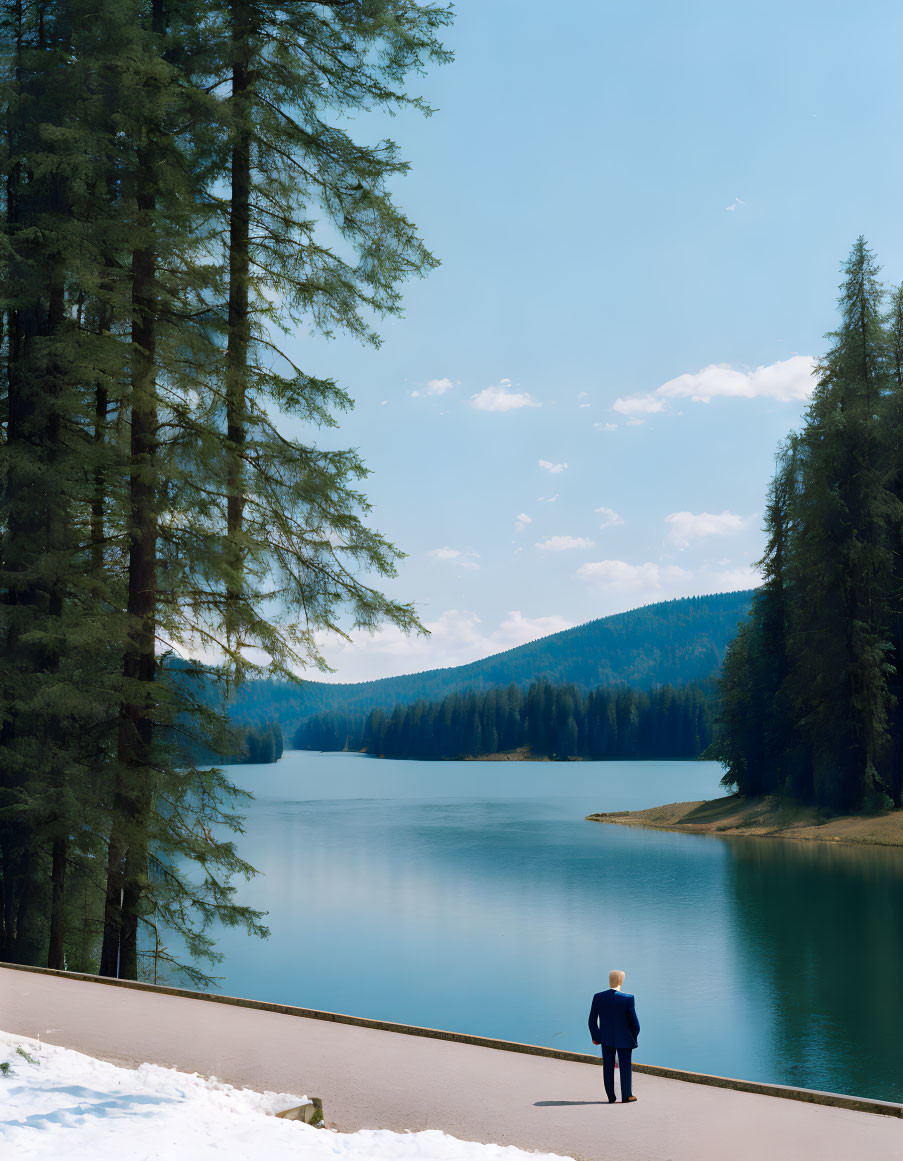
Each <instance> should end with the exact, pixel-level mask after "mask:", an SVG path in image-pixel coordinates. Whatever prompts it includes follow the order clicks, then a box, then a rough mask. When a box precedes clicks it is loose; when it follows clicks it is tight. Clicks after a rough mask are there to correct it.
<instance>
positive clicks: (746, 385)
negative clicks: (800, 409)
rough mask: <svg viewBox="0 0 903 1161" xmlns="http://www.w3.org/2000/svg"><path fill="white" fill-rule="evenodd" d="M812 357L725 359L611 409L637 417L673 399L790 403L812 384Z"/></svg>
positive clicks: (804, 396) (628, 397)
mask: <svg viewBox="0 0 903 1161" xmlns="http://www.w3.org/2000/svg"><path fill="white" fill-rule="evenodd" d="M814 369H815V360H814V359H813V358H812V357H811V356H809V355H793V356H792V357H791V358H789V359H782V360H780V361H779V362H777V363H769V364H767V365H765V366H761V367H755V368H754V369H753V370H752V371H737V370H735V369H734V368H733V367H731V366H730V365H729V364H727V363H712V364H710V365H709V366H708V367H703V369H702V370H701V371H696V372H694V373H693V374H687V375H678V376H677V377H676V378H674V379H669V380H668V382H667V383H663V384H662V385H661V387H659V388H658V389H657V390H655V391H652V392H647V393H645V394H639V395H626V396H623V397H622V398H620V399H616V400H615V402H614V404H613V405H612V406H613V409H614V410H615V411H617V412H619V413H620V414H621V415H627V416H631V417H632V418H634V419H636V418H637V417H639V416H641V415H651V414H655V413H657V412H661V411H665V410H666V409H667V405H668V403H669V402H670V401H671V400H674V399H690V400H692V402H693V403H711V401H712V400H713V399H775V400H777V401H778V402H779V403H792V402H797V401H800V400H803V399H807V398H808V397H809V395H810V393H811V391H812V388H813V387H814V386H815V380H814V379H813V377H812V374H813V371H814Z"/></svg>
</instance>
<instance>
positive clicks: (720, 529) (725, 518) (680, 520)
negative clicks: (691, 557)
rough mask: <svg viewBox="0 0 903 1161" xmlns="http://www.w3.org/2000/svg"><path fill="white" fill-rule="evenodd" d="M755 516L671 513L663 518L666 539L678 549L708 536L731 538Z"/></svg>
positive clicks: (718, 513) (724, 512) (728, 513)
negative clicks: (666, 533)
mask: <svg viewBox="0 0 903 1161" xmlns="http://www.w3.org/2000/svg"><path fill="white" fill-rule="evenodd" d="M753 520H755V516H754V515H753V516H738V515H737V514H736V513H734V512H729V511H728V510H727V508H725V510H724V511H723V512H672V513H671V514H670V516H666V517H665V523H666V524H667V525H668V539H669V540H670V541H671V543H672V544H674V545H676V546H677V547H678V548H680V549H684V548H688V547H689V545H690V543H691V541H693V540H700V539H702V538H704V537H708V536H731V535H733V534H734V533H736V532H742V531H743V529H744V528H748V527H749V526H750V524H751V523H752V522H753Z"/></svg>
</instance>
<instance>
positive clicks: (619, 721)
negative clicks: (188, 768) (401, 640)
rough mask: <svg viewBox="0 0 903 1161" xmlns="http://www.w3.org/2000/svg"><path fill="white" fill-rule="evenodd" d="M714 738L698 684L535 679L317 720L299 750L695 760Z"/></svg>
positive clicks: (298, 742) (300, 734) (304, 731)
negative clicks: (636, 685)
mask: <svg viewBox="0 0 903 1161" xmlns="http://www.w3.org/2000/svg"><path fill="white" fill-rule="evenodd" d="M710 740H711V718H710V711H709V705H708V700H707V697H706V693H705V691H704V690H703V689H702V688H701V687H699V686H695V685H692V686H684V687H682V688H680V689H674V688H672V687H671V686H665V687H664V688H661V689H656V690H653V691H651V692H643V691H639V690H634V689H629V688H627V687H626V686H616V687H605V688H601V689H594V690H591V691H590V692H589V693H586V692H585V691H584V690H582V689H581V688H580V687H579V686H576V685H558V686H556V685H552V684H551V683H550V682H548V681H539V682H535V683H534V684H532V685H531V686H530V687H529V688H528V689H526V690H521V689H519V688H518V687H517V686H516V685H510V686H508V687H507V688H505V687H502V688H501V689H491V690H487V691H475V690H470V691H469V692H467V693H454V694H451V695H450V696H449V697H446V698H444V699H443V700H442V701H437V702H425V701H417V702H415V703H414V704H413V705H407V706H396V707H395V709H394V710H392V712H391V713H390V714H386V713H385V712H384V711H383V710H382V709H375V710H373V711H372V712H371V713H370V714H369V715H366V716H364V715H361V714H354V713H347V712H346V713H342V712H341V711H333V712H332V713H327V714H321V715H317V716H314V717H312V718H310V719H309V720H308V721H307V722H305V723H304V724H303V725H301V726H300V727H299V728H298V730H297V732H296V733H295V737H294V745H295V748H296V749H299V750H365V751H366V752H367V753H369V754H372V755H375V756H379V757H383V758H420V759H431V758H475V757H479V756H480V755H483V754H495V753H497V752H500V751H503V752H511V751H515V750H523V749H526V750H527V751H528V753H529V755H530V756H531V757H534V758H558V759H572V758H593V759H604V758H697V757H698V756H699V755H700V753H701V752H702V751H703V750H704V749H705V748H706V746H707V745H708V744H709V742H710Z"/></svg>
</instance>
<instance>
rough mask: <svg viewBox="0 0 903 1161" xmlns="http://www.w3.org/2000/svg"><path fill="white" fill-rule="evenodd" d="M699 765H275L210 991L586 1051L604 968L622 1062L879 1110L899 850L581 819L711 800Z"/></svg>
mask: <svg viewBox="0 0 903 1161" xmlns="http://www.w3.org/2000/svg"><path fill="white" fill-rule="evenodd" d="M720 772H721V771H720V767H718V766H717V765H716V764H714V763H708V762H582V763H567V764H559V763H546V762H541V763H523V762H519V763H514V762H512V763H501V762H437V763H429V762H396V761H388V760H378V759H371V758H367V757H365V756H362V755H356V754H318V753H309V752H298V751H289V752H287V753H286V755H285V756H284V758H283V759H282V761H281V762H279V763H278V764H277V765H275V766H246V767H240V768H233V769H232V771H231V773H232V774H233V776H235V777H237V778H238V780H240V781H241V782H242V784H244V785H247V786H248V788H249V789H251V790H253V792H254V794H255V796H256V798H255V802H254V804H253V805H252V807H251V809H250V811H249V812H248V820H247V833H246V835H245V836H244V837H243V839H242V840H241V851H242V854H243V855H244V856H245V857H246V858H247V859H248V860H249V861H250V862H252V863H253V864H254V865H255V866H257V867H258V868H259V869H260V870H261V871H262V872H263V874H262V875H261V876H260V877H259V878H257V879H256V880H254V881H253V882H252V883H251V884H249V885H247V886H243V887H242V890H241V895H242V899H243V900H245V901H247V902H251V903H253V904H254V905H256V906H260V907H263V908H265V909H266V910H268V911H269V918H268V921H267V922H268V924H269V926H270V928H271V931H272V935H271V937H270V939H269V940H268V941H266V942H264V943H261V942H260V941H258V940H253V939H250V938H248V937H247V936H245V935H244V934H242V933H240V932H235V931H227V932H223V933H222V935H221V938H220V940H219V946H220V949H221V950H222V951H223V952H224V953H225V956H226V958H225V962H224V963H223V964H222V965H220V967H219V968H218V969H216V970H217V973H218V974H221V975H224V976H225V979H224V980H223V981H222V984H221V988H222V990H223V991H224V992H227V993H230V994H232V995H241V996H251V997H254V998H256V999H262V1000H272V1001H279V1002H282V1003H290V1004H298V1005H301V1006H304V1007H310V1008H322V1009H327V1010H331V1011H338V1012H348V1013H351V1014H353V1015H358V1016H369V1017H373V1018H376V1019H382V1020H398V1021H402V1022H405V1023H411V1024H422V1025H427V1026H431V1027H435V1028H448V1029H453V1030H455V1031H459V1032H468V1033H474V1034H477V1035H481V1036H498V1037H501V1038H504V1039H508V1040H520V1041H526V1042H530V1043H534V1044H544V1045H551V1046H553V1047H561V1048H566V1049H571V1050H575V1051H580V1052H589V1051H592V1050H593V1049H592V1044H591V1042H590V1040H589V1036H588V1033H587V1028H586V1017H587V1012H588V1010H589V1003H590V999H591V997H592V994H593V992H595V991H598V990H599V989H601V988H604V987H607V974H608V970H609V968H611V967H619V968H623V969H624V970H625V971H626V972H627V980H626V983H625V990H627V991H631V992H633V993H634V994H635V995H636V998H637V1012H638V1014H639V1017H640V1022H641V1024H642V1031H641V1034H640V1048H639V1051H638V1052H637V1053H636V1058H637V1059H638V1060H641V1061H644V1062H649V1063H653V1064H662V1065H671V1066H672V1067H677V1068H687V1069H693V1070H696V1071H700V1072H710V1073H720V1074H723V1075H728V1076H738V1077H744V1078H747V1079H751V1080H763V1081H770V1082H774V1083H787V1084H794V1085H801V1086H803V1087H806V1088H817V1089H828V1090H832V1091H835V1092H852V1093H856V1094H859V1095H866V1096H872V1097H878V1098H882V1099H885V1100H895V1101H903V987H901V971H903V851H899V850H891V849H885V848H861V847H858V848H857V847H836V846H827V845H821V844H811V845H807V844H803V843H794V842H786V841H780V840H773V839H754V838H749V839H742V838H731V839H728V838H718V837H711V836H703V835H684V834H669V833H667V832H660V831H644V830H633V829H628V828H626V827H618V826H605V825H600V824H598V823H590V822H586V821H584V815H586V814H589V813H591V812H593V811H599V810H627V809H637V808H641V807H646V806H654V805H658V804H660V803H663V802H676V801H684V800H692V799H699V798H711V797H714V796H716V795H717V794H719V793H723V791H720V790H719V787H718V779H719V777H720Z"/></svg>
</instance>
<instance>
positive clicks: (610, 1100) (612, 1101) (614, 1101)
mask: <svg viewBox="0 0 903 1161" xmlns="http://www.w3.org/2000/svg"><path fill="white" fill-rule="evenodd" d="M608 1103H609V1104H610V1105H616V1104H617V1103H618V1098H617V1097H609V1098H608Z"/></svg>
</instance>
